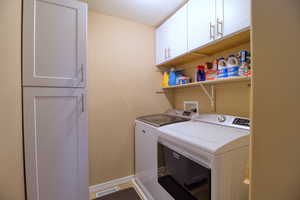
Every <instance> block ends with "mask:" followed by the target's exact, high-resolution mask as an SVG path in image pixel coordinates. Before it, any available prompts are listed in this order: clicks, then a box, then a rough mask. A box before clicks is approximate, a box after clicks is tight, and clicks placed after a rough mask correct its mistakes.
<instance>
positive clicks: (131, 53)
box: [88, 11, 170, 185]
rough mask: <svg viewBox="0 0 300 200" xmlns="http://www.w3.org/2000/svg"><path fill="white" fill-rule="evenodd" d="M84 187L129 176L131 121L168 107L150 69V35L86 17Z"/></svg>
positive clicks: (120, 23)
mask: <svg viewBox="0 0 300 200" xmlns="http://www.w3.org/2000/svg"><path fill="white" fill-rule="evenodd" d="M88 40H89V42H88V45H89V68H88V74H89V77H88V92H89V148H90V184H91V185H94V184H99V183H102V182H105V181H109V180H112V179H115V178H120V177H125V176H128V175H132V174H134V126H133V125H134V119H135V118H136V117H137V116H140V115H147V114H151V113H158V112H163V111H165V110H166V109H168V108H169V107H170V104H169V102H168V100H167V99H166V98H165V96H164V95H163V94H156V91H158V90H159V89H160V83H161V74H160V73H159V72H157V71H156V69H155V67H154V30H153V29H152V28H150V27H147V26H144V25H141V24H137V23H134V22H131V21H127V20H123V19H120V18H116V17H111V16H106V15H102V14H99V13H96V12H92V11H90V12H89V35H88Z"/></svg>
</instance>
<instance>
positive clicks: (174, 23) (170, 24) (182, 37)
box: [156, 5, 187, 64]
mask: <svg viewBox="0 0 300 200" xmlns="http://www.w3.org/2000/svg"><path fill="white" fill-rule="evenodd" d="M186 52H187V5H184V6H183V7H182V8H180V9H179V10H178V11H177V12H176V13H175V14H174V15H173V16H172V17H171V18H169V19H168V20H167V21H166V22H165V23H163V24H162V25H161V26H160V27H159V28H157V29H156V64H161V63H163V62H166V61H168V60H171V59H173V58H175V57H177V56H180V55H182V54H184V53H186Z"/></svg>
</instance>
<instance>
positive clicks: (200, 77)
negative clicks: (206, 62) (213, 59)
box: [195, 65, 205, 82]
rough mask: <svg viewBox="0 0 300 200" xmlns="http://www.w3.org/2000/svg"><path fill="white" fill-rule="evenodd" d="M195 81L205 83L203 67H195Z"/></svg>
mask: <svg viewBox="0 0 300 200" xmlns="http://www.w3.org/2000/svg"><path fill="white" fill-rule="evenodd" d="M195 81H196V82H199V81H205V66H203V65H199V66H197V67H196V71H195Z"/></svg>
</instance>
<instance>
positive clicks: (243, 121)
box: [232, 118, 250, 127]
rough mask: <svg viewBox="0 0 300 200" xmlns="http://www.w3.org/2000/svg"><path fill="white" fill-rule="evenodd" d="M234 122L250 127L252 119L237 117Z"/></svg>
mask: <svg viewBox="0 0 300 200" xmlns="http://www.w3.org/2000/svg"><path fill="white" fill-rule="evenodd" d="M232 124H234V125H239V126H247V127H250V120H249V119H245V118H235V119H234V120H233V122H232Z"/></svg>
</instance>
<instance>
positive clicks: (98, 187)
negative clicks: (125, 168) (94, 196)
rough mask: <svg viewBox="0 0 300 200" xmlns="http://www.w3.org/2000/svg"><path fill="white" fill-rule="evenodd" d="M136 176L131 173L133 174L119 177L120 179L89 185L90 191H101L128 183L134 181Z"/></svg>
mask: <svg viewBox="0 0 300 200" xmlns="http://www.w3.org/2000/svg"><path fill="white" fill-rule="evenodd" d="M134 178H135V176H134V175H131V176H127V177H123V178H118V179H114V180H111V181H108V182H105V183H101V184H98V185H92V186H90V187H89V190H90V192H96V191H101V190H104V189H107V188H110V187H114V186H117V185H120V184H123V183H127V182H132V181H133V180H134Z"/></svg>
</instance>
